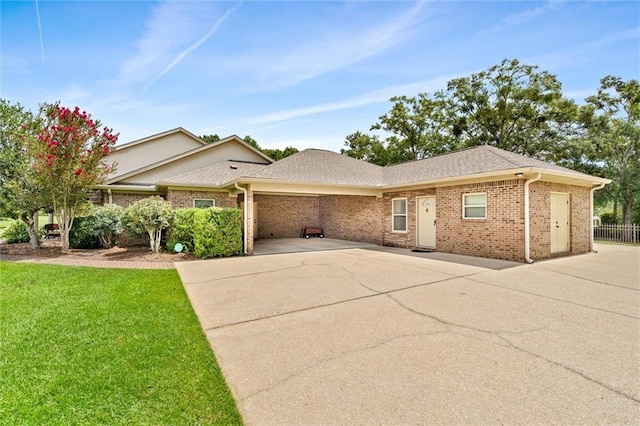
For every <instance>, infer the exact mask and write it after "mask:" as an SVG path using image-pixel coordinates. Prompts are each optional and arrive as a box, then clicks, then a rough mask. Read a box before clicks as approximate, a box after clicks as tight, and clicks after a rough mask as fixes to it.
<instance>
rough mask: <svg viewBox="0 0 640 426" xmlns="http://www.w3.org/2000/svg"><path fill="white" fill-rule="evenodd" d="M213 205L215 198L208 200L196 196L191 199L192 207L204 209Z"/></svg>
mask: <svg viewBox="0 0 640 426" xmlns="http://www.w3.org/2000/svg"><path fill="white" fill-rule="evenodd" d="M215 205H216V200H208V199H204V198H196V199H194V200H193V207H197V208H199V209H206V208H209V207H213V206H215Z"/></svg>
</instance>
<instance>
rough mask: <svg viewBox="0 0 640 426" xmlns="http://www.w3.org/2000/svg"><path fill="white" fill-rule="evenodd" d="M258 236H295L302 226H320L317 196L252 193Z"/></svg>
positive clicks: (298, 234) (297, 235) (298, 233)
mask: <svg viewBox="0 0 640 426" xmlns="http://www.w3.org/2000/svg"><path fill="white" fill-rule="evenodd" d="M253 201H254V202H256V203H258V238H259V239H260V238H295V237H299V236H300V229H301V228H304V227H320V217H319V197H308V196H294V195H266V194H256V195H254V199H253Z"/></svg>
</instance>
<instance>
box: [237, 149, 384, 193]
mask: <svg viewBox="0 0 640 426" xmlns="http://www.w3.org/2000/svg"><path fill="white" fill-rule="evenodd" d="M383 171H384V168H383V167H380V166H376V165H375V164H371V163H367V162H366V161H362V160H357V159H355V158H351V157H347V156H346V155H341V154H337V153H335V152H331V151H325V150H321V149H305V150H304V151H301V152H298V153H297V154H294V155H292V156H290V157H287V158H284V159H282V160H280V161H277V162H275V163H273V164H271V165H269V166H268V167H265V168H264V169H262V170H260V171H257V172H255V173H253V174H251V175H249V176H247V177H250V178H259V179H274V180H285V181H293V182H310V183H311V182H312V183H324V184H333V185H353V186H379V185H380V184H382V181H383Z"/></svg>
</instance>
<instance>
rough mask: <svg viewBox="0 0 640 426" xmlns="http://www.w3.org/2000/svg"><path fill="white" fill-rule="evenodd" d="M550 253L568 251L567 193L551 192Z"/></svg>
mask: <svg viewBox="0 0 640 426" xmlns="http://www.w3.org/2000/svg"><path fill="white" fill-rule="evenodd" d="M550 226H551V254H554V253H566V252H568V251H569V194H558V193H552V194H551V223H550Z"/></svg>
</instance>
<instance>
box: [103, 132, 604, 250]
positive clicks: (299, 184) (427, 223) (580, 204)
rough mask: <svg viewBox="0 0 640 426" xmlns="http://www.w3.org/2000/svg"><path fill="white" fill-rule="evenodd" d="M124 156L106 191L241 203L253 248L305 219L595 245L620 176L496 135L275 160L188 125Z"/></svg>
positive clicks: (429, 243)
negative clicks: (503, 142) (496, 143)
mask: <svg viewBox="0 0 640 426" xmlns="http://www.w3.org/2000/svg"><path fill="white" fill-rule="evenodd" d="M112 155H113V160H115V161H116V162H118V164H119V169H118V171H117V172H116V173H114V174H113V175H112V176H110V177H109V179H108V180H107V181H106V182H105V184H104V185H101V186H100V187H98V188H97V189H99V191H100V194H99V195H98V198H100V195H101V197H102V201H103V202H111V203H116V204H120V205H122V206H127V205H129V204H131V203H132V202H134V201H136V200H138V199H140V198H142V197H146V196H149V195H152V194H159V195H161V196H163V197H165V198H166V199H167V200H168V201H170V202H171V203H172V204H173V205H174V207H192V206H211V205H215V206H222V207H235V208H240V209H242V210H243V215H244V225H245V229H246V230H247V232H245V237H244V238H245V241H244V247H245V252H246V253H247V254H252V252H253V243H254V240H256V239H263V238H293V237H299V235H300V230H301V228H303V227H318V228H322V229H323V232H324V235H325V236H326V237H329V238H338V239H345V240H353V241H362V242H370V243H374V244H378V245H385V246H396V247H405V248H424V249H431V250H436V251H442V252H448V253H458V254H467V255H474V256H483V257H491V258H497V259H507V260H516V261H521V262H524V261H529V262H530V261H533V260H539V259H545V258H549V257H552V256H555V255H563V254H578V253H586V252H588V251H590V250H591V249H592V244H593V242H592V238H591V236H592V220H591V218H592V216H593V213H592V209H593V203H592V200H593V191H594V190H596V189H599V188H602V187H603V186H604V185H605V184H607V183H609V182H610V181H609V180H607V179H603V178H599V177H594V176H589V175H586V174H582V173H579V172H576V171H573V170H570V169H566V168H563V167H560V166H557V165H554V164H550V163H546V162H543V161H539V160H535V159H532V158H529V157H525V156H522V155H519V154H514V153H510V152H507V151H504V150H501V149H498V148H494V147H490V146H478V147H474V148H469V149H465V150H461V151H456V152H452V153H448V154H444V155H440V156H436V157H432V158H427V159H423V160H418V161H412V162H408V163H403V164H398V165H394V166H389V167H380V166H377V165H374V164H370V163H366V162H364V161H361V160H356V159H353V158H350V157H347V156H344V155H340V154H337V153H334V152H330V151H325V150H318V149H307V150H304V151H301V152H299V153H298V154H296V155H293V156H291V157H287V158H285V159H283V160H280V161H278V162H273V160H271V159H270V158H268V157H266V156H265V155H264V154H262V153H261V152H259V151H257V150H255V149H254V148H253V147H251V146H249V145H247V144H246V143H244V141H242V140H241V139H240V138H238V137H236V136H231V137H228V138H225V139H222V140H220V141H218V142H215V143H213V144H206V143H205V142H204V141H202V140H201V139H199V138H197V137H196V136H194V135H192V134H191V133H189V132H187V131H186V130H184V129H181V128H179V129H174V130H171V131H169V132H165V133H161V134H159V135H154V136H151V137H149V138H145V139H141V140H139V141H134V142H131V143H129V144H126V145H122V146H120V147H118V149H117V150H116V151H115V152H114V153H113V154H112ZM245 201H247V202H246V203H245Z"/></svg>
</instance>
